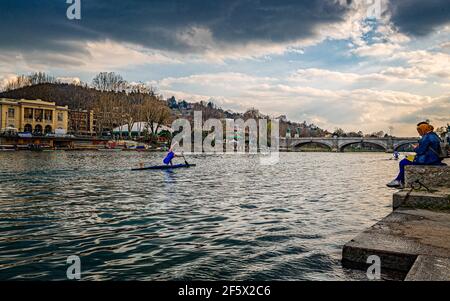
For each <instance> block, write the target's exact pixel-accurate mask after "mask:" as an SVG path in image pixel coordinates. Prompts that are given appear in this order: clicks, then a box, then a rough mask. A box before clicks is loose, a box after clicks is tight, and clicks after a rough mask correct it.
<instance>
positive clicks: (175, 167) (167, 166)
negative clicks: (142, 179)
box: [132, 164, 196, 171]
mask: <svg viewBox="0 0 450 301" xmlns="http://www.w3.org/2000/svg"><path fill="white" fill-rule="evenodd" d="M195 166H196V164H177V165H159V166H148V167H142V168H133V169H132V170H133V171H139V170H171V169H178V168H189V167H195Z"/></svg>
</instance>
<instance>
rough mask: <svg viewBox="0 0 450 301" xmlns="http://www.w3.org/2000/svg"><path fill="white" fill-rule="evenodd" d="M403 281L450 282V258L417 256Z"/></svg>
mask: <svg viewBox="0 0 450 301" xmlns="http://www.w3.org/2000/svg"><path fill="white" fill-rule="evenodd" d="M405 281H450V258H444V257H436V256H425V255H419V256H418V257H417V260H416V261H415V262H414V265H413V267H412V268H411V270H410V271H409V273H408V275H407V276H406V278H405Z"/></svg>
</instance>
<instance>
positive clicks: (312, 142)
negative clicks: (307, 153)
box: [292, 140, 333, 150]
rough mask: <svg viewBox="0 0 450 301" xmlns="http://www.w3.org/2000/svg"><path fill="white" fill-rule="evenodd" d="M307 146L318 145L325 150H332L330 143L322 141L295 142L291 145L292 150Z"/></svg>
mask: <svg viewBox="0 0 450 301" xmlns="http://www.w3.org/2000/svg"><path fill="white" fill-rule="evenodd" d="M308 144H318V145H321V146H324V147H325V148H327V149H329V150H333V145H332V144H331V143H327V142H323V141H314V140H312V141H300V142H295V143H293V144H292V148H293V149H299V148H300V147H302V146H304V145H308Z"/></svg>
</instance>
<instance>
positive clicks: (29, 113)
mask: <svg viewBox="0 0 450 301" xmlns="http://www.w3.org/2000/svg"><path fill="white" fill-rule="evenodd" d="M24 115H25V116H24V117H25V119H33V109H30V108H25V111H24Z"/></svg>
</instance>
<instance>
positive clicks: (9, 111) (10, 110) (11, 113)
mask: <svg viewBox="0 0 450 301" xmlns="http://www.w3.org/2000/svg"><path fill="white" fill-rule="evenodd" d="M15 112H16V110H14V109H13V108H9V109H8V118H14V116H15Z"/></svg>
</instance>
